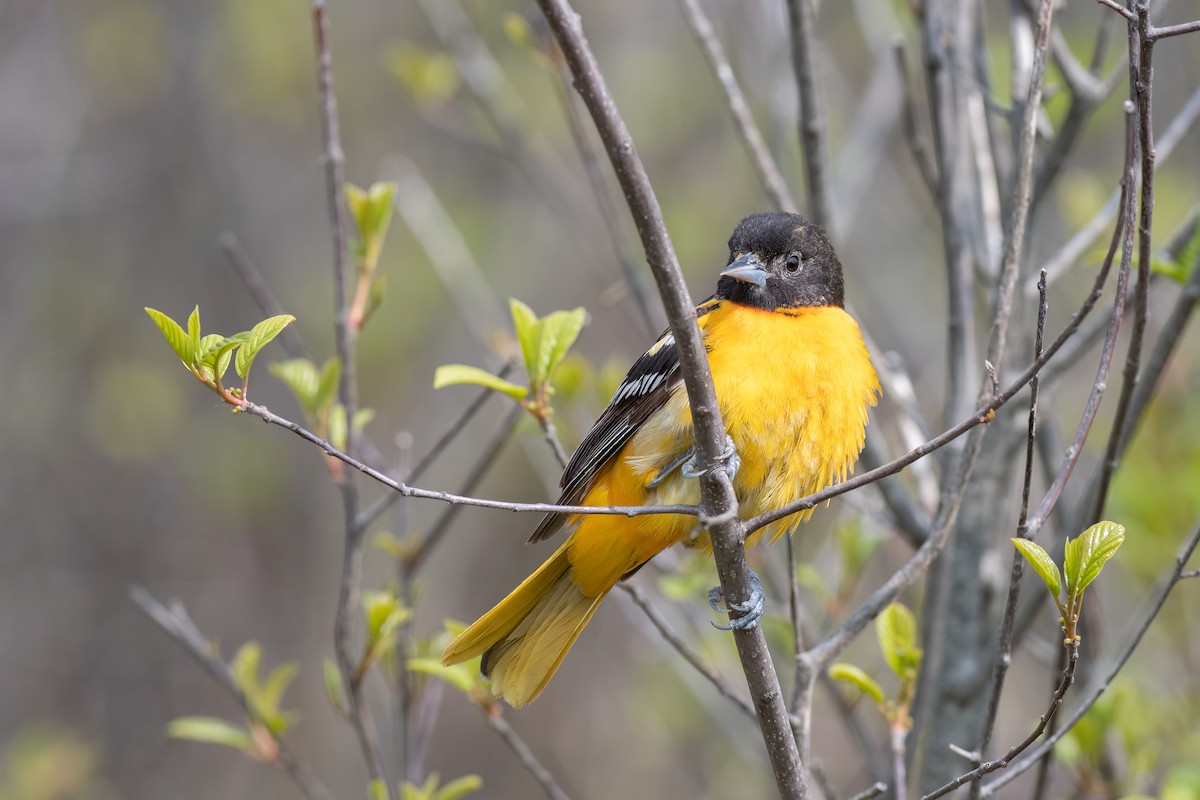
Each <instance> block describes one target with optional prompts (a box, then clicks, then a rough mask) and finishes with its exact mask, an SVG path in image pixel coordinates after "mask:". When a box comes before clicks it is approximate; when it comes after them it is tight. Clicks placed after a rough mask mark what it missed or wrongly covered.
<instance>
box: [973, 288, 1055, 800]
mask: <svg viewBox="0 0 1200 800" xmlns="http://www.w3.org/2000/svg"><path fill="white" fill-rule="evenodd" d="M1046 312H1047V302H1046V270H1044V269H1043V270H1042V271H1041V274H1040V276H1039V279H1038V315H1037V329H1036V331H1035V333H1034V345H1033V351H1034V353H1033V357H1034V358H1035V359H1036V358H1041V356H1042V343H1043V341H1044V337H1045V333H1046ZM1039 383H1040V381H1039V380H1038V378H1036V377H1035V378H1034V379H1033V380H1032V381H1030V384H1029V424H1028V428H1027V430H1026V435H1025V476H1024V480H1023V481H1022V483H1021V512H1020V514H1019V516H1018V518H1017V536H1020V537H1021V538H1028V534H1029V531H1028V528H1027V526H1026V522H1027V520H1028V519H1029V491H1030V486H1031V484H1032V483H1033V460H1034V447H1035V444H1036V440H1037V409H1038V388H1039ZM1024 574H1025V559H1024V558H1023V557H1022V556H1021V554H1020V553H1019V552H1014V553H1013V558H1012V567H1011V568H1010V570H1009V576H1008V600H1007V602H1006V603H1005V605H1004V619H1003V621H1002V622H1001V624H1000V644H999V646H998V647H997V652H996V664H995V666H994V667H993V668H992V687H991V692H990V693H989V697H988V708H987V716H986V717H985V718H984V722H983V733H982V734H981V736H980V739H979V747H977V748H976V752H978V753H979V757H980V758H981V759H986V758H987V754H988V747H989V746H990V745H991V741H992V733H993V732H994V731H995V727H996V718H997V716H998V715H999V712H1000V695H1001V693H1002V692H1003V690H1004V679H1005V677H1006V676H1007V675H1008V668H1009V666H1010V665H1011V664H1012V640H1013V623H1014V620H1015V619H1016V616H1017V602H1018V600H1019V599H1020V596H1021V579H1022V577H1024ZM981 786H982V785H981V784H980V782H979V781H978V780H975V781H972V782H971V798H972V800H977V799H978V797H979V790H980V788H981Z"/></svg>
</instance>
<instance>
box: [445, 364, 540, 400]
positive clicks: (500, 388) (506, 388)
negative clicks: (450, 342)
mask: <svg viewBox="0 0 1200 800" xmlns="http://www.w3.org/2000/svg"><path fill="white" fill-rule="evenodd" d="M460 383H472V384H475V385H476V386H484V387H486V388H488V389H493V390H495V391H497V392H501V393H503V394H506V395H508V396H509V397H511V398H513V399H514V400H520V399H522V398H524V397H525V395H527V394H529V390H528V389H526V388H525V387H524V386H518V385H517V384H515V383H511V382H510V381H506V380H504V379H503V378H501V377H499V376H497V375H493V374H492V373H490V372H488V371H487V370H485V369H480V368H479V367H471V366H467V365H466V364H445V365H443V366H440V367H438V368H437V370H436V371H435V372H434V373H433V388H435V389H441V388H442V387H444V386H454V385H456V384H460Z"/></svg>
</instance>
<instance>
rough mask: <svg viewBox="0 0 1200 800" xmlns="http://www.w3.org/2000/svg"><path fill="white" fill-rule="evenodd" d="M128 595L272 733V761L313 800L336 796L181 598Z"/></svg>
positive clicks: (132, 591)
mask: <svg viewBox="0 0 1200 800" xmlns="http://www.w3.org/2000/svg"><path fill="white" fill-rule="evenodd" d="M129 596H130V597H131V598H132V599H133V602H134V603H136V604H137V606H138V608H140V609H141V610H142V611H143V612H144V613H145V614H146V616H148V617H149V618H150V619H151V620H152V621H153V622H154V624H156V625H158V627H160V628H162V630H163V632H164V633H166V634H167V635H168V636H170V637H171V638H172V639H174V640H175V641H176V643H178V644H179V646H180V647H182V648H183V649H184V650H186V651H187V653H188V655H190V656H191V657H192V658H194V659H195V660H196V662H197V663H198V664H199V665H200V666H201V667H203V668H204V671H205V672H207V673H208V674H209V675H211V676H212V678H213V680H215V681H216V682H217V683H218V684H219V685H220V686H221V687H222V688H224V689H225V690H226V691H228V692H229V693H230V694H231V695H233V699H234V700H236V701H237V703H238V705H239V706H241V707H242V713H244V714H245V715H246V717H247V718H248V719H250V720H253V722H254V723H255V726H256V727H257V729H258V730H259V731H261V732H262V733H264V734H266V735H267V736H269V737H271V741H272V742H273V746H274V749H275V754H274V757H273V758H272V759H271V762H270V763H272V764H273V765H274V766H276V767H278V768H279V769H281V770H283V771H284V772H285V773H287V775H288V777H290V778H291V779H292V780H293V781H294V782H295V783H296V785H297V786H298V787H300V791H301V792H303V793H304V796H305V797H308V798H310V800H333V795H332V794H330V793H329V790H328V789H326V788H325V785H324V784H323V783H321V780H320V778H318V777H317V776H316V775H315V774H313V772H312V770H310V769H309V768H308V765H306V764H305V763H304V762H302V761H300V760H299V759H298V758H296V756H295V754H293V753H292V751H291V750H290V749H289V748H288V746H287V744H286V743H285V742H284V741H283V738H282V737H280V736H279V735H278V734H276V733H275V732H274V731H272V730H271V727H270V726H269V725H268V724H267V723H266V720H264V719H263V718H262V716H261V715H260V714H259V713H258V709H256V708H255V707H254V704H253V703H251V702H250V699H249V698H248V697H246V693H245V692H244V691H242V687H241V686H239V685H238V682H237V681H236V680H235V679H234V677H233V673H232V672H230V671H229V667H228V665H226V664H225V662H224V661H222V660H221V659H220V658H218V657H217V654H216V650H215V649H214V648H213V646H212V644H211V643H210V642H209V641H208V639H207V638H205V636H204V634H203V633H201V632H200V629H199V628H197V627H196V623H194V622H192V618H191V617H190V616H188V613H187V610H186V609H185V608H184V607H183V606H182V605H180V604H179V603H178V602H174V603H172V604H171V607H170V608H167V607H166V606H164V605H163V604H162V603H160V602H158V600H156V599H154V597H153V596H152V595H151V594H150V593H149V592H148V591H146V590H145V589H144V588H142V587H141V586H130V587H129Z"/></svg>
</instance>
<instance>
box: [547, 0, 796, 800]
mask: <svg viewBox="0 0 1200 800" xmlns="http://www.w3.org/2000/svg"><path fill="white" fill-rule="evenodd" d="M538 5H539V7H540V8H541V9H542V13H543V14H544V15H545V17H546V20H547V22H548V23H549V25H550V29H551V31H552V32H553V33H554V37H555V39H556V40H557V42H558V45H559V47H560V48H561V49H562V51H563V55H564V56H565V57H566V59H567V63H568V65H570V67H571V73H572V74H573V75H574V76H575V88H576V89H577V90H578V91H579V93H580V95H581V97H582V98H583V101H584V104H585V105H586V106H587V108H588V111H589V112H590V113H591V115H592V119H593V121H594V122H595V124H596V129H597V131H598V132H599V134H600V139H601V141H603V142H604V146H605V149H606V150H607V152H608V156H609V160H610V161H611V162H612V165H613V169H614V171H615V172H616V174H617V180H618V181H619V183H620V185H621V189H622V190H623V191H624V193H625V199H626V202H627V203H628V204H629V208H630V211H631V213H632V215H633V219H634V223H635V225H636V226H637V230H638V235H639V236H640V237H641V240H642V245H643V247H644V248H645V250H646V258H647V260H648V261H649V263H650V268H651V270H652V271H653V272H654V278H655V281H656V282H657V284H658V290H659V294H660V295H661V296H662V300H663V305H664V307H665V309H666V312H667V318H668V320H669V322H670V325H671V332H672V334H673V335H674V337H675V342H676V346H677V348H678V352H679V363H680V369H681V371H682V373H683V382H684V386H685V387H686V389H687V394H688V402H689V405H690V407H691V413H692V424H693V429H694V433H695V441H696V449H697V456H698V459H697V460H698V461H699V464H700V469H701V471H702V472H703V477H702V478H701V479H700V504H701V516H700V522H701V524H702V525H704V526H705V527H706V528H708V530H709V534H710V537H711V539H712V545H713V557H714V559H715V560H716V563H717V573H718V575H719V576H720V579H721V586H722V588H723V590H724V593H725V597H726V598H727V599H728V600H729V601H730V602H732V603H743V602H745V601H746V600H747V599H748V598H749V597H750V594H751V586H750V579H749V574H748V569H747V567H746V559H745V549H744V547H745V542H744V536H745V526H744V523H743V522H742V520H741V519H739V517H738V513H737V508H738V506H737V497H736V496H735V495H734V492H733V484H732V482H731V481H730V479H729V475H728V473H727V472H726V471H725V470H724V469H723V467H722V465H721V460H722V457H723V456H722V454H723V452H724V449H725V440H726V438H727V437H726V434H725V426H724V423H723V422H722V420H721V411H720V407H719V406H718V404H717V397H716V392H715V390H714V389H713V383H712V374H711V372H710V370H709V365H708V358H707V356H706V354H705V351H704V345H703V342H702V341H701V338H700V330H699V328H698V327H697V325H696V310H695V307H694V306H693V304H692V299H691V297H690V295H689V294H688V290H687V286H686V284H685V283H684V280H683V275H682V273H681V271H680V269H679V262H678V259H677V258H676V256H675V250H674V247H673V246H672V244H671V240H670V237H669V236H668V235H667V229H666V225H665V223H664V222H663V217H662V209H661V208H660V207H659V204H658V199H657V197H656V196H655V194H654V190H653V188H652V187H651V185H650V180H649V178H648V177H647V175H646V170H645V167H644V166H643V165H642V162H641V159H640V158H639V157H638V155H637V150H636V149H635V148H634V145H633V140H632V138H631V137H630V134H629V130H628V128H627V127H626V125H625V121H624V120H623V119H622V118H621V115H620V113H619V112H618V111H617V108H616V104H615V102H614V101H613V98H612V95H611V94H610V93H609V91H608V86H607V83H606V82H605V80H604V76H603V75H602V74H601V72H600V68H599V65H598V64H597V63H596V59H595V56H594V55H593V54H592V52H591V48H590V47H589V46H588V44H587V40H586V39H585V38H584V35H583V28H582V25H581V23H580V20H579V15H578V14H576V13H575V11H574V10H573V9H572V8H571V7H570V4H569V3H568V2H567V0H538ZM734 642H735V643H736V645H737V648H738V654H739V656H740V657H741V661H742V669H743V671H744V672H745V674H746V682H747V685H748V687H749V689H750V694H751V697H752V699H753V701H754V707H755V710H756V712H757V713H758V719H759V726H760V728H761V729H762V733H763V740H764V742H765V743H766V747H767V754H768V756H769V758H770V760H771V766H772V769H773V771H774V774H775V781H776V785H777V786H778V788H779V791H780V794H781V795H782V796H783V797H785V798H805V797H807V796H808V789H807V784H806V781H805V777H804V772H803V767H802V765H801V763H800V758H799V753H798V751H797V749H796V740H795V738H794V737H793V735H792V730H791V725H790V720H789V718H788V713H787V707H786V705H785V704H784V700H783V692H782V691H781V690H780V687H779V677H778V676H777V675H776V673H775V666H774V664H773V663H772V662H771V658H770V653H769V652H768V650H767V643H766V638H765V637H764V635H763V632H762V629H761V628H760V627H757V626H756V627H754V628H751V629H749V630H741V631H735V632H734Z"/></svg>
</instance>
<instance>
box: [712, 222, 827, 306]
mask: <svg viewBox="0 0 1200 800" xmlns="http://www.w3.org/2000/svg"><path fill="white" fill-rule="evenodd" d="M717 296H718V297H720V298H722V299H724V300H731V301H733V302H735V303H742V304H743V305H748V306H754V307H756V308H764V309H768V310H774V309H777V308H796V307H798V306H837V307H839V308H841V307H842V306H843V305H844V304H845V291H844V288H843V283H842V263H841V262H840V261H838V257H837V254H836V253H834V252H833V245H832V244H830V243H829V237H828V236H826V235H825V229H824V228H822V227H821V226H820V225H814V224H813V223H811V222H809V221H808V220H806V219H805V218H804V217H802V216H800V215H799V214H789V213H787V212H784V211H769V212H766V213H762V214H751V215H750V216H748V217H746V218H745V219H744V220H742V221H741V222H739V223H738V226H737V228H735V229H734V231H733V235H732V236H730V237H729V261H728V262H727V263H726V269H725V271H724V272H722V273H721V280H720V282H718V283H717Z"/></svg>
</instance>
